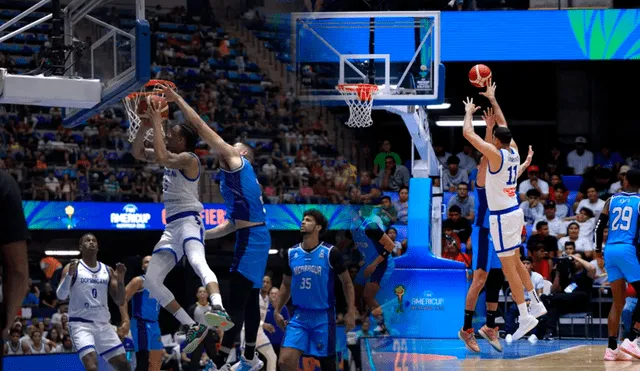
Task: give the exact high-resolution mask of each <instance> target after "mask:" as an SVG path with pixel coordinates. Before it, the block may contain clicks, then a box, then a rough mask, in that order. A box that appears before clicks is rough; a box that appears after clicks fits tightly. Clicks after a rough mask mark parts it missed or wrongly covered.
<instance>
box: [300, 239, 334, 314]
mask: <svg viewBox="0 0 640 371" xmlns="http://www.w3.org/2000/svg"><path fill="white" fill-rule="evenodd" d="M332 248H333V246H331V245H329V244H328V243H325V242H320V244H319V245H318V247H316V248H315V249H313V250H311V251H305V250H304V249H303V248H302V244H298V245H296V246H294V247H292V248H291V249H289V267H290V268H291V273H292V275H291V301H292V302H293V305H294V306H295V307H297V308H303V309H330V308H333V307H335V302H336V297H335V294H334V288H333V285H334V276H335V274H334V272H333V269H332V268H331V264H330V262H329V253H330V252H331V249H332Z"/></svg>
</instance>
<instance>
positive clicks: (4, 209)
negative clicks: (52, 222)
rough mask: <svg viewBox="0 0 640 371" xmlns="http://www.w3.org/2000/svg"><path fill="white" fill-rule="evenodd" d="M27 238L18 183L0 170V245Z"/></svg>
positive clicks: (27, 231)
mask: <svg viewBox="0 0 640 371" xmlns="http://www.w3.org/2000/svg"><path fill="white" fill-rule="evenodd" d="M26 240H29V229H28V228H27V222H26V221H25V218H24V211H23V210H22V201H21V196H20V188H19V187H18V183H17V182H16V181H15V179H13V177H12V176H11V175H9V174H8V173H7V172H5V171H4V170H0V246H3V245H7V244H10V243H13V242H18V241H26Z"/></svg>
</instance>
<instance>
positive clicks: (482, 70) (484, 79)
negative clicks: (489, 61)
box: [469, 64, 491, 88]
mask: <svg viewBox="0 0 640 371" xmlns="http://www.w3.org/2000/svg"><path fill="white" fill-rule="evenodd" d="M490 80H491V70H490V69H489V67H487V66H485V65H484V64H476V65H475V66H473V67H472V68H471V70H470V71H469V82H470V83H471V85H473V86H475V87H476V88H482V87H485V86H487V84H488V83H489V81H490Z"/></svg>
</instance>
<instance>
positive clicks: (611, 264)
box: [604, 243, 640, 283]
mask: <svg viewBox="0 0 640 371" xmlns="http://www.w3.org/2000/svg"><path fill="white" fill-rule="evenodd" d="M604 268H605V270H606V271H607V274H608V281H609V282H613V281H617V280H619V279H623V278H624V279H625V280H626V281H627V282H629V283H632V282H638V281H640V262H639V261H638V252H637V248H636V247H635V246H634V245H627V244H621V243H615V244H607V246H605V249H604Z"/></svg>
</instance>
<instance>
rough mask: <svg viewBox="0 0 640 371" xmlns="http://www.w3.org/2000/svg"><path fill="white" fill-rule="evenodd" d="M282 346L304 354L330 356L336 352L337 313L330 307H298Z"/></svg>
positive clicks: (288, 326) (286, 331) (288, 325)
mask: <svg viewBox="0 0 640 371" xmlns="http://www.w3.org/2000/svg"><path fill="white" fill-rule="evenodd" d="M282 347H284V348H293V349H298V350H299V351H301V352H302V354H304V355H309V356H313V357H330V356H334V355H335V354H336V313H335V310H334V309H333V308H330V309H302V308H296V309H295V313H294V315H293V317H292V318H291V320H290V321H289V324H287V328H286V330H285V334H284V341H283V342H282Z"/></svg>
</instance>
